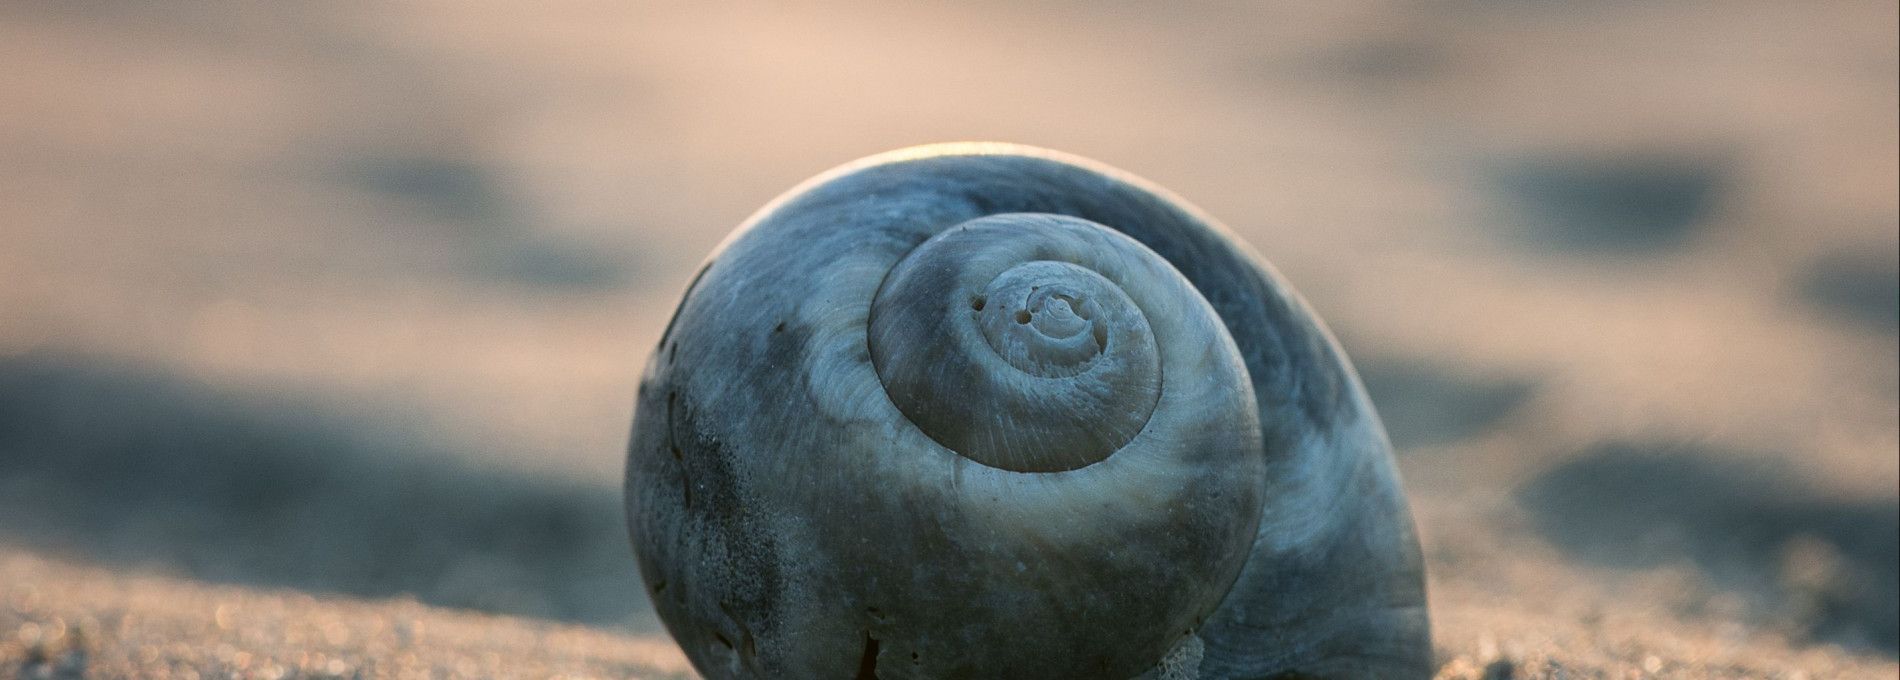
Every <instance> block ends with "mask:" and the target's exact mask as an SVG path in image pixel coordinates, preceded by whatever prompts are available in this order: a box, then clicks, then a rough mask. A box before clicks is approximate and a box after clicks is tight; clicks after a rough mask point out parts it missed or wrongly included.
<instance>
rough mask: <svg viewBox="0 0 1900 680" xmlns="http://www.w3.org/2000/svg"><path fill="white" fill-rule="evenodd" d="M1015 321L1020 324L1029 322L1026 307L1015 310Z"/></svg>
mask: <svg viewBox="0 0 1900 680" xmlns="http://www.w3.org/2000/svg"><path fill="white" fill-rule="evenodd" d="M1016 323H1022V324H1026V323H1029V310H1027V309H1018V310H1016Z"/></svg>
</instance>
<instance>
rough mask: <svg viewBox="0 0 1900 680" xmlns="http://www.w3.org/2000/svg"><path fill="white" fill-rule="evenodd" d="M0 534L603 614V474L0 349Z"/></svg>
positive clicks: (322, 582) (347, 590) (628, 574)
mask: <svg viewBox="0 0 1900 680" xmlns="http://www.w3.org/2000/svg"><path fill="white" fill-rule="evenodd" d="M0 540H6V541H10V542H19V543H23V544H26V545H31V546H35V547H38V548H40V549H46V550H53V551H57V552H60V553H64V554H71V555H76V556H79V557H82V558H85V559H89V560H93V561H98V562H101V563H105V564H112V565H129V566H139V567H151V568H159V569H163V570H167V571H170V572H173V573H181V574H183V575H187V576H190V577H194V578H199V579H205V580H211V581H220V582H231V583H241V584H251V585H264V586H282V587H290V588H297V589H303V590H310V591H316V592H334V593H344V594H349V595H354V596H364V597H385V596H396V595H401V594H411V595H414V596H415V597H417V598H418V599H420V600H422V601H424V602H428V603H431V604H436V605H444V606H451V607H464V608H473V609H481V610H487V611H493V612H501V613H509V614H519V615H526V616H539V617H549V618H557V619H564V620H571V621H579V622H587V623H623V622H627V621H630V620H632V619H633V617H634V616H635V614H636V613H638V612H640V611H643V610H644V607H645V604H644V602H645V598H644V596H643V595H642V594H641V592H640V589H639V587H638V575H637V572H636V569H635V567H634V563H633V559H632V556H631V554H630V552H629V548H628V546H627V540H626V537H625V529H624V521H623V519H622V514H621V505H620V492H619V489H618V488H617V486H612V485H605V484H603V485H600V486H589V485H583V484H578V483H563V482H559V481H554V480H549V479H534V478H529V477H527V476H523V475H511V474H505V473H502V472H497V471H485V470H479V469H475V468H472V467H469V466H465V465H460V464H457V463H455V462H453V458H452V457H451V455H450V452H448V451H445V450H442V449H441V448H440V446H439V445H438V444H434V443H431V442H429V441H427V440H425V439H424V438H422V437H421V436H420V435H417V434H414V433H410V432H405V431H404V428H402V427H397V426H391V425H388V424H385V423H378V422H366V421H363V420H361V419H351V418H346V417H343V416H340V415H337V412H336V411H334V410H332V411H328V412H326V411H325V409H324V408H323V407H321V406H320V405H317V404H316V403H315V402H314V401H310V400H302V401H300V400H298V399H295V398H287V397H285V396H283V395H273V394H255V395H253V394H233V393H227V392H221V391H217V390H212V389H208V388H207V387H205V386H203V385H199V384H194V383H192V382H190V381H187V380H184V379H180V378H177V377H173V376H166V375H159V374H155V373H152V372H148V371H144V370H140V369H137V368H133V367H128V366H126V365H123V364H112V363H105V362H99V361H94V360H91V359H87V358H83V357H64V356H46V355H29V356H26V357H15V358H5V359H0Z"/></svg>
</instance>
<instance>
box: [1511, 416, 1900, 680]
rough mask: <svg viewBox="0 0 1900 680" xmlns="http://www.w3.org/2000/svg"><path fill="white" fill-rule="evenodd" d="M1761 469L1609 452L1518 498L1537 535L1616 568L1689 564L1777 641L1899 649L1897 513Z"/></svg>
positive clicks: (1635, 451)
mask: <svg viewBox="0 0 1900 680" xmlns="http://www.w3.org/2000/svg"><path fill="white" fill-rule="evenodd" d="M1765 461H1766V459H1755V458H1746V459H1744V458H1740V457H1737V456H1735V455H1732V454H1724V452H1720V451H1712V450H1707V449H1701V448H1697V447H1693V446H1685V445H1673V444H1654V443H1629V442H1625V443H1612V444H1606V445H1603V446H1600V447H1598V448H1596V449H1595V450H1592V451H1589V452H1586V453H1585V454H1583V455H1582V456H1580V457H1578V458H1577V459H1575V460H1573V461H1570V462H1568V463H1565V464H1563V465H1560V466H1558V467H1556V468H1555V469H1553V470H1551V471H1550V472H1548V473H1545V474H1544V475H1543V476H1542V477H1540V478H1538V479H1536V480H1534V481H1532V482H1531V483H1529V484H1528V485H1526V486H1525V487H1524V488H1523V489H1520V490H1519V492H1518V499H1519V501H1520V502H1521V503H1522V504H1523V505H1524V507H1525V508H1527V509H1528V510H1529V511H1530V513H1531V516H1532V518H1533V519H1534V521H1535V522H1536V525H1537V526H1538V528H1539V529H1540V530H1541V531H1542V533H1543V534H1544V535H1545V536H1546V537H1547V538H1549V539H1550V540H1551V541H1552V542H1553V543H1555V544H1556V545H1557V546H1559V547H1560V548H1562V549H1563V550H1565V551H1566V552H1567V553H1569V554H1570V555H1572V556H1573V557H1576V558H1578V559H1582V560H1586V561H1588V562H1591V563H1594V564H1600V565H1605V566H1613V567H1646V566H1655V565H1660V564H1663V563H1667V562H1672V561H1677V560H1684V559H1686V560H1688V561H1690V562H1692V563H1693V564H1695V565H1696V566H1697V567H1699V568H1700V569H1701V570H1702V571H1703V572H1704V573H1705V574H1707V575H1708V576H1709V578H1710V580H1711V581H1712V582H1713V583H1715V584H1717V585H1720V586H1722V587H1725V588H1731V589H1735V590H1738V591H1742V592H1746V593H1750V594H1753V595H1755V596H1757V598H1756V599H1757V600H1758V601H1759V602H1760V603H1761V604H1763V605H1765V607H1766V609H1765V610H1764V611H1765V612H1766V614H1767V616H1768V617H1771V618H1773V619H1775V621H1774V623H1776V624H1777V625H1778V626H1780V627H1781V628H1782V629H1784V630H1788V631H1790V632H1793V633H1796V634H1799V635H1804V636H1807V637H1810V638H1812V639H1817V640H1826V641H1832V642H1839V643H1842V644H1845V645H1847V646H1851V647H1862V648H1876V649H1879V650H1882V651H1885V652H1886V653H1888V654H1894V653H1895V652H1896V650H1900V505H1897V504H1896V502H1895V501H1894V500H1893V499H1887V500H1881V501H1856V500H1843V499H1836V498H1830V497H1829V496H1828V495H1827V494H1826V493H1824V492H1823V491H1821V490H1819V489H1816V488H1813V487H1811V486H1809V485H1807V484H1804V483H1802V482H1801V481H1800V480H1801V477H1800V476H1799V475H1798V474H1793V471H1790V470H1788V469H1786V468H1785V467H1782V466H1781V465H1780V464H1771V463H1768V462H1765Z"/></svg>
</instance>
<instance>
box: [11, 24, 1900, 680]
mask: <svg viewBox="0 0 1900 680" xmlns="http://www.w3.org/2000/svg"><path fill="white" fill-rule="evenodd" d="M1897 64H1900V56H1897V52H1896V8H1895V5H1894V4H1893V3H1892V2H1849V1H1842V2H1814V3H1789V2H1757V1H1754V0H1737V1H1734V2H1714V1H1711V0H1662V1H1658V2H1627V1H1619V0H1586V1H1583V2H1573V3H1555V2H1512V1H1506V0H1429V1H1418V2H1406V1H1399V0H1347V1H1341V2H1321V1H1310V2H1298V3H1231V4H1197V5H1192V6H1183V7H1164V6H1162V5H1161V4H1159V3H1156V4H1152V5H1151V4H1143V3H1127V2H1112V3H1081V2H1033V3H1005V2H979V3H968V4H962V5H956V6H951V5H929V6H898V5H894V4H887V3H866V4H861V5H855V4H846V3H770V4H764V3H761V4H756V5H749V6H745V7H719V6H712V5H701V4H688V3H682V4H665V5H646V4H622V3H554V4H549V5H546V6H543V3H516V4H508V5H504V4H500V3H486V2H483V3H447V2H444V3H415V4H409V3H401V4H398V3H351V2H336V3H243V2H232V1H229V0H194V1H183V2H172V3H130V2H112V1H106V0H98V1H55V0H14V1H12V2H7V3H5V4H4V5H0V677H11V675H13V674H17V675H20V676H23V677H97V678H116V677H153V678H159V677H175V678H212V677H234V676H235V677H259V678H290V677H450V676H454V677H553V676H557V675H558V676H573V677H619V676H642V677H651V676H671V675H680V674H685V673H688V670H687V669H686V667H685V665H684V662H683V661H682V660H681V658H680V656H679V654H678V652H677V651H675V650H674V649H673V647H672V645H671V642H670V640H668V639H667V638H666V636H665V633H664V632H663V631H662V630H661V629H660V628H659V626H658V623H657V621H655V620H654V618H653V617H652V614H651V613H650V610H649V609H648V607H647V605H646V603H645V600H644V597H643V595H642V594H641V591H640V588H639V584H638V576H637V574H636V572H635V570H634V568H633V565H632V560H631V558H630V556H629V554H628V548H627V545H626V540H625V537H624V534H623V528H622V526H623V523H622V520H621V517H620V513H621V511H620V507H619V483H620V482H619V477H620V470H621V466H622V459H623V455H624V454H623V451H622V447H623V446H624V444H625V437H626V429H627V426H628V423H629V419H630V408H631V404H632V402H633V390H634V386H635V382H636V379H637V376H638V371H639V369H640V367H641V366H643V364H644V360H645V356H646V353H647V352H648V350H649V349H650V348H651V347H652V345H653V343H654V342H655V340H656V339H657V337H658V335H659V332H660V330H661V328H662V327H663V325H664V323H665V322H666V319H667V318H668V315H669V314H670V313H671V311H672V306H673V303H674V302H675V299H676V297H677V295H678V294H679V293H680V291H681V290H682V289H683V288H684V287H685V285H686V282H687V278H688V277H689V276H690V275H691V273H692V271H693V269H694V267H695V266H696V265H697V263H698V262H699V260H700V259H701V258H702V257H703V256H704V255H705V254H706V253H707V252H708V251H709V250H710V249H711V248H712V247H713V246H714V244H716V243H717V242H718V241H719V240H720V239H721V238H722V237H724V235H725V234H726V233H727V232H728V231H729V230H730V229H731V228H732V227H733V226H735V225H736V224H738V223H739V222H740V221H741V220H742V219H744V218H745V217H746V216H747V215H748V214H749V213H751V212H752V211H753V210H755V209H756V208H758V207H759V206H761V205H763V204H764V203H765V202H766V201H768V200H769V199H771V198H772V197H773V196H775V195H777V194H778V193H779V192H781V191H783V190H785V189H787V188H789V187H791V186H792V185H793V184H795V183H796V182H798V181H800V180H802V179H804V178H805V177H807V176H809V175H812V174H814V173H816V172H818V171H821V170H824V169H826V168H828V167H831V166H833V165H836V164H839V163H842V162H845V161H848V160H851V159H853V158H856V157H859V156H863V155H867V154H870V153H875V152H879V151H884V150H889V149H893V148H897V147H902V146H908V145H912V144H917V143H924V142H933V141H948V140H963V139H986V140H990V139H993V140H1002V141H1014V142H1022V143H1028V144H1035V145H1038V146H1047V147H1051V148H1055V149H1060V150H1064V151H1068V152H1072V153H1077V154H1081V155H1084V156H1089V157H1092V158H1095V159H1099V160H1101V161H1104V162H1107V163H1109V164H1112V165H1116V166H1119V167H1122V168H1124V169H1127V170H1129V171H1131V172H1134V173H1136V174H1139V175H1142V176H1144V177H1147V178H1148V179H1151V180H1153V181H1155V182H1157V183H1159V184H1161V185H1163V186H1166V187H1169V188H1171V189H1173V190H1174V191H1176V192H1178V193H1179V194H1181V195H1183V196H1185V197H1187V198H1189V199H1190V200H1192V201H1195V202H1196V203H1198V204H1199V205H1201V206H1202V207H1204V208H1206V209H1207V210H1208V211H1210V212H1211V213H1213V214H1214V215H1216V216H1218V217H1220V218H1221V219H1222V220H1224V221H1225V222H1226V223H1227V224H1229V225H1230V226H1232V227H1233V228H1234V229H1235V230H1236V231H1237V232H1238V233H1239V234H1241V235H1242V236H1243V237H1244V238H1246V239H1247V240H1248V241H1250V242H1251V243H1252V244H1253V245H1254V246H1255V247H1256V248H1257V249H1258V250H1259V251H1260V252H1262V253H1264V254H1265V255H1266V256H1267V257H1268V258H1269V259H1271V260H1272V261H1273V262H1274V263H1275V264H1276V265H1277V266H1278V267H1279V268H1280V269H1281V270H1282V271H1283V272H1284V273H1285V274H1286V275H1287V276H1288V277H1289V278H1290V279H1291V280H1292V281H1293V282H1294V283H1295V284H1296V285H1297V286H1299V288H1300V289H1301V291H1302V292H1303V293H1304V294H1305V295H1306V296H1307V297H1308V298H1309V299H1310V300H1311V302H1312V303H1313V305H1314V306H1315V307H1316V308H1317V309H1318V310H1319V312H1320V313H1321V315H1322V316H1324V317H1325V318H1326V319H1327V321H1328V323H1329V324H1331V326H1332V328H1333V330H1334V331H1335V332H1336V333H1337V335H1338V336H1339V337H1340V339H1341V341H1342V342H1343V343H1344V344H1345V345H1346V346H1347V349H1348V351H1349V352H1350V353H1351V355H1352V356H1353V358H1354V359H1355V361H1356V362H1357V364H1358V366H1359V368H1360V370H1361V372H1362V375H1363V377H1364V378H1365V380H1366V382H1367V383H1368V385H1369V387H1370V389H1371V390H1372V393H1373V397H1374V400H1375V401H1376V402H1377V404H1378V406H1379V408H1380V410H1381V412H1382V414H1383V416H1384V418H1385V420H1386V423H1387V425H1388V428H1389V430H1390V432H1391V435H1392V437H1393V439H1394V440H1395V442H1396V443H1397V445H1398V447H1399V449H1400V464H1401V466H1402V468H1403V472H1404V474H1405V478H1406V482H1407V485H1408V488H1409V490H1410V491H1411V493H1412V498H1413V503H1414V509H1415V512H1416V514H1417V518H1418V521H1419V524H1420V528H1421V533H1422V536H1423V539H1424V542H1425V550H1426V554H1427V559H1428V561H1429V568H1430V573H1431V597H1432V599H1433V607H1434V621H1435V624H1436V633H1437V644H1438V646H1439V648H1440V653H1441V659H1442V662H1443V664H1444V667H1443V670H1442V671H1441V676H1443V677H1454V678H1477V677H1486V678H1504V677H1520V678H1522V677H1585V678H1592V677H1613V678H1624V677H1652V676H1662V677H1781V678H1826V677H1876V678H1878V677H1886V678H1892V677H1895V676H1896V675H1900V670H1897V668H1896V665H1895V654H1896V650H1897V648H1900V592H1897V590H1900V585H1896V581H1897V580H1900V548H1897V547H1896V543H1897V542H1900V538H1896V534H1897V533H1900V530H1897V527H1896V525H1897V524H1900V511H1897V510H1896V486H1897V484H1900V481H1897V480H1900V453H1897V452H1900V426H1897V425H1896V415H1895V413H1896V406H1897V405H1900V384H1897V381H1900V366H1897V363H1900V362H1897V361H1896V345H1895V342H1896V340H1895V333H1896V329H1897V328H1900V311H1897V307H1900V303H1897V301H1896V300H1897V298H1900V292H1897V291H1896V289H1897V284H1896V278H1897V275H1896V268H1897V265H1896V259H1897V256H1896V249H1897V248H1900V208H1897V207H1896V191H1897V190H1896V183H1897V182H1900V172H1897V170H1896V154H1897V153H1900V133H1897V132H1896V130H1897V129H1900V124H1897V122H1896V115H1897V109H1896V102H1897V98H1896V77H1900V66H1897Z"/></svg>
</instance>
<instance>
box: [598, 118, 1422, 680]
mask: <svg viewBox="0 0 1900 680" xmlns="http://www.w3.org/2000/svg"><path fill="white" fill-rule="evenodd" d="M649 361H650V363H649V365H648V367H647V371H646V376H645V378H644V379H643V380H642V382H641V386H640V396H639V403H638V405H637V408H636V411H635V418H634V428H633V435H632V441H631V444H630V447H629V457H628V466H627V510H628V522H629V527H630V530H631V532H632V536H633V542H634V547H635V553H636V556H637V557H638V561H639V564H640V569H641V573H642V576H643V577H644V578H645V581H646V584H647V587H648V591H649V593H650V594H651V596H652V598H653V602H654V606H655V609H656V611H657V612H658V614H659V615H660V618H661V620H662V621H663V622H665V624H666V626H667V629H668V631H669V632H671V633H672V634H673V636H674V637H675V639H677V640H678V641H679V643H680V645H681V646H682V648H684V650H685V651H686V653H687V656H688V657H689V658H691V659H692V661H693V663H694V666H695V667H696V668H698V669H699V670H700V672H701V673H703V674H705V675H707V676H708V677H714V678H723V677H766V678H777V677H812V678H820V677H834V678H835V677H858V678H866V677H877V678H887V679H889V678H939V677H973V678H1000V677H1022V678H1048V677H1105V678H1121V677H1135V676H1139V675H1143V674H1151V675H1153V674H1165V675H1167V676H1169V677H1203V678H1227V677H1269V676H1274V675H1284V674H1300V675H1304V676H1312V677H1406V676H1422V675H1424V674H1426V673H1427V672H1428V669H1429V657H1430V645H1429V630H1428V624H1427V619H1426V615H1425V607H1424V588H1423V577H1422V568H1421V566H1420V560H1419V555H1418V548H1417V543H1416V539H1415V538H1414V535H1413V529H1412V524H1411V519H1410V517H1409V515H1408V513H1407V511H1406V508H1405V504H1404V499H1403V496H1402V494H1401V492H1400V490H1399V487H1398V484H1397V479H1396V474H1395V472H1394V470H1393V466H1392V460H1391V454H1390V447H1389V445H1388V444H1387V443H1386V441H1385V436H1384V432H1383V430H1382V428H1381V427H1380V425H1379V423H1378V419H1377V417H1376V415H1374V413H1373V411H1372V408H1371V405H1370V404H1369V403H1368V402H1367V400H1366V398H1365V395H1364V391H1363V389H1362V388H1361V387H1360V386H1359V385H1358V380H1357V378H1356V377H1355V376H1354V375H1353V372H1352V369H1351V367H1350V366H1349V364H1348V363H1347V362H1346V359H1345V357H1344V355H1343V354H1341V353H1340V352H1339V350H1338V348H1337V347H1336V345H1335V344H1334V343H1333V341H1332V340H1331V339H1330V337H1328V335H1327V334H1326V332H1325V330H1324V329H1323V328H1322V327H1321V326H1320V325H1319V323H1318V322H1317V320H1316V319H1315V318H1314V317H1313V315H1312V314H1311V312H1309V311H1308V310H1307V309H1306V308H1305V306H1304V304H1303V303H1302V302H1301V301H1300V300H1299V299H1298V297H1297V296H1296V295H1295V294H1294V293H1293V292H1292V291H1291V289H1290V288H1288V287H1287V286H1286V285H1285V284H1284V283H1282V282H1281V281H1280V280H1279V278H1278V276H1277V275H1275V274H1274V273H1272V272H1271V271H1270V270H1269V269H1268V268H1266V267H1265V266H1264V265H1263V264H1261V263H1260V262H1259V260H1258V258H1257V257H1255V256H1252V255H1251V254H1250V253H1248V252H1246V251H1245V250H1244V249H1243V247H1242V246H1239V245H1237V242H1236V241H1235V240H1233V239H1231V237H1229V236H1227V234H1226V232H1225V231H1224V230H1223V229H1222V228H1221V227H1219V226H1217V225H1216V224H1215V223H1214V222H1213V221H1212V220H1210V219H1208V218H1206V217H1204V216H1202V215H1201V214H1200V213H1198V212H1196V211H1194V210H1193V209H1192V208H1189V207H1187V206H1186V205H1185V204H1184V203H1182V202H1181V201H1179V200H1178V199H1175V198H1173V197H1171V196H1169V195H1167V194H1165V193H1163V192H1161V191H1160V190H1158V189H1155V188H1153V187H1150V186H1148V185H1146V184H1144V183H1141V182H1140V181H1138V180H1135V179H1133V178H1130V177H1128V176H1126V175H1123V174H1120V173H1118V172H1115V171H1113V170H1109V169H1107V168H1104V167H1102V166H1099V165H1096V164H1093V163H1090V162H1087V161H1082V160H1079V159H1074V158H1070V157H1065V156H1060V155H1057V154H1054V153H1052V152H1047V151H1043V150H1038V149H1031V148H1026V147H1017V146H1005V145H946V146H935V147H921V148H918V149H910V150H905V151H900V152H895V153H892V154H887V155H884V156H879V157H874V158H871V159H867V160H865V161H861V162H859V163H855V164H852V165H849V166H846V167H844V168H840V169H838V170H835V171H833V172H831V173H827V174H826V175H822V176H820V177H818V178H816V179H814V180H812V181H810V182H808V183H806V184H805V185H803V186H801V187H799V188H797V189H794V190H793V191H792V192H790V193H788V194H787V195H786V196H784V197H781V198H780V199H779V200H777V201H774V202H773V203H772V204H771V205H768V206H767V207H766V208H765V209H763V210H761V211H760V212H759V213H758V214H757V215H756V216H754V217H753V218H752V219H751V220H749V221H748V223H747V224H746V225H745V226H743V227H741V228H740V229H739V230H738V231H737V232H735V233H734V235H733V236H732V237H730V238H728V239H727V241H726V242H725V243H724V244H722V245H721V246H720V248H719V249H718V250H717V251H716V252H715V253H714V255H713V256H712V258H711V259H709V260H708V262H707V263H706V265H705V266H704V267H703V268H702V269H701V271H700V273H699V275H698V276H696V277H695V279H694V281H693V283H692V284H691V285H690V286H689V287H688V290H687V292H686V295H685V299H684V300H683V301H682V302H681V304H680V308H679V310H678V311H677V312H676V313H675V315H674V318H673V321H672V323H671V324H670V325H669V326H668V328H667V331H666V332H665V333H664V335H663V337H662V338H661V341H660V347H659V348H658V350H657V351H655V352H654V353H653V354H652V355H651V358H650V360H649Z"/></svg>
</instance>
